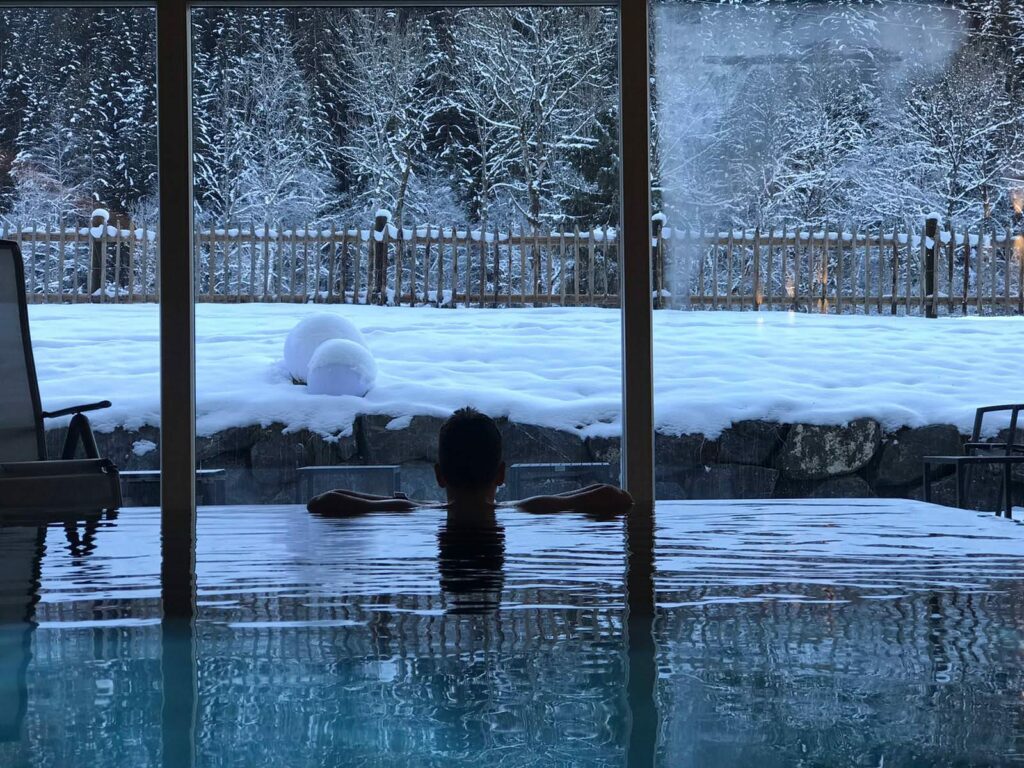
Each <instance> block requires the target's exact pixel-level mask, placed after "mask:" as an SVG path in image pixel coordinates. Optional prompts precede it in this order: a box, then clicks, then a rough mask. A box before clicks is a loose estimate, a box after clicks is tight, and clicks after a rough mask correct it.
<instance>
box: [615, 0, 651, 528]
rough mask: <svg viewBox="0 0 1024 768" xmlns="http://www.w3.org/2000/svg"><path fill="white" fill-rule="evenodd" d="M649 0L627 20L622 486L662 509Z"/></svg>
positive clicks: (623, 60)
mask: <svg viewBox="0 0 1024 768" xmlns="http://www.w3.org/2000/svg"><path fill="white" fill-rule="evenodd" d="M648 13H649V6H648V0H628V2H623V3H622V4H621V6H620V17H619V94H620V96H619V98H620V110H619V114H620V115H621V126H620V129H619V137H620V139H619V140H620V149H621V154H620V157H621V158H622V165H621V170H620V179H621V206H622V216H621V232H620V233H619V243H620V251H619V259H620V261H621V266H620V269H621V272H622V280H621V300H622V430H623V433H622V451H621V461H622V483H623V487H624V488H626V490H628V491H629V492H630V493H631V494H632V495H633V498H634V499H635V500H636V502H637V507H638V508H645V507H649V506H650V505H651V504H652V503H653V502H654V375H653V371H654V360H653V358H654V342H653V308H652V302H651V291H652V284H651V234H650V232H651V230H650V222H651V191H650V178H651V175H650V62H649V61H648V58H649V47H648V45H649V43H648Z"/></svg>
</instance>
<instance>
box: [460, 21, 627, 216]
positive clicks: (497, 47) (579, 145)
mask: <svg viewBox="0 0 1024 768" xmlns="http://www.w3.org/2000/svg"><path fill="white" fill-rule="evenodd" d="M457 24H458V34H457V35H456V38H457V40H458V45H459V49H458V53H457V54H456V58H455V67H456V75H455V78H456V83H457V85H456V90H455V93H454V95H453V99H455V100H456V102H457V105H458V109H459V110H460V112H461V113H462V114H463V116H464V117H465V119H466V122H467V124H468V125H469V126H470V127H469V129H468V130H466V131H463V132H462V134H461V136H460V138H461V139H462V140H463V141H465V142H466V145H467V151H468V152H469V153H470V154H471V155H472V156H473V159H474V160H475V163H476V174H477V184H476V200H475V205H476V207H477V209H478V211H480V214H479V215H480V216H481V218H482V219H483V218H487V213H486V209H488V208H492V207H494V208H498V209H499V210H501V211H502V217H503V218H506V217H509V216H510V215H511V217H512V218H513V220H514V219H523V220H525V221H526V222H527V223H528V225H529V226H531V227H533V226H540V224H541V223H542V222H544V221H551V220H553V219H560V218H561V216H562V213H563V206H564V204H565V203H566V202H567V201H568V200H569V199H570V198H572V197H573V195H575V194H577V193H578V192H580V191H581V190H585V191H588V190H589V188H590V184H591V182H590V181H589V180H588V179H586V178H585V177H584V176H583V175H582V174H581V173H580V169H579V167H578V166H576V165H574V164H573V162H572V159H573V157H574V153H578V152H579V151H580V150H586V149H590V148H593V147H594V146H595V145H596V144H597V143H598V139H597V137H596V136H595V129H596V127H597V119H598V117H599V116H600V115H601V114H604V113H607V111H608V110H609V108H610V105H611V104H613V103H614V101H615V98H616V96H617V86H616V80H615V77H614V75H613V73H614V61H615V34H614V29H615V27H614V23H613V21H612V17H610V16H609V15H608V14H607V13H606V12H605V11H603V10H597V9H587V10H584V11H581V10H580V9H568V8H517V9H497V8H494V9H490V8H488V9H470V10H466V11H463V12H462V13H460V14H459V15H458V17H457ZM576 156H578V155H576ZM491 218H495V217H491Z"/></svg>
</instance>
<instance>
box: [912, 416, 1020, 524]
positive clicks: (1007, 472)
mask: <svg viewBox="0 0 1024 768" xmlns="http://www.w3.org/2000/svg"><path fill="white" fill-rule="evenodd" d="M1021 411H1024V404H1015V405H989V406H985V407H984V408H979V409H978V410H977V411H976V412H975V414H974V430H973V431H972V432H971V439H970V440H969V441H968V442H967V443H966V444H965V445H964V450H965V452H966V455H964V456H925V457H924V500H925V501H931V500H932V471H931V468H932V465H933V464H938V465H947V466H950V465H951V466H953V468H954V471H955V476H956V505H957V506H958V507H960V508H963V507H965V506H966V505H967V490H968V488H969V485H968V482H967V480H968V474H967V471H968V469H969V468H970V467H974V466H977V465H979V464H985V465H988V466H997V467H1002V470H1003V483H1002V485H1003V488H1002V497H1003V498H1002V502H1003V503H1002V507H1003V514H1004V515H1005V516H1006V517H1009V518H1012V517H1013V467H1014V466H1015V465H1017V464H1024V443H1019V442H1017V421H1018V416H1019V415H1020V413H1021ZM1000 412H1002V413H1009V414H1010V428H1009V430H1008V433H1007V438H1006V442H983V441H982V439H981V435H982V422H983V421H984V419H985V415H986V414H989V413H1000Z"/></svg>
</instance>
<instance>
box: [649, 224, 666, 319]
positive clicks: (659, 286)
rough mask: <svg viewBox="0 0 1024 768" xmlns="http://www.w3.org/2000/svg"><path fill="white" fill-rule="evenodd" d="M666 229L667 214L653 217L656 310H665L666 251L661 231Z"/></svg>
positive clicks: (652, 257)
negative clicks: (663, 294) (663, 295)
mask: <svg viewBox="0 0 1024 768" xmlns="http://www.w3.org/2000/svg"><path fill="white" fill-rule="evenodd" d="M664 227H665V214H664V213H656V214H654V215H653V216H652V217H651V261H652V262H653V264H654V308H655V309H662V308H664V300H663V299H662V293H663V291H664V289H665V249H664V248H663V247H662V241H661V230H662V229H663V228H664Z"/></svg>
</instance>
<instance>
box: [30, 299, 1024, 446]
mask: <svg viewBox="0 0 1024 768" xmlns="http://www.w3.org/2000/svg"><path fill="white" fill-rule="evenodd" d="M324 311H328V312H337V313H340V314H342V315H344V316H345V317H348V318H349V319H351V320H352V321H353V322H354V323H355V324H356V325H357V326H359V327H360V328H361V329H362V330H363V332H364V334H365V335H366V339H367V342H368V345H369V347H370V349H371V351H372V352H373V353H374V355H375V356H376V359H377V363H378V366H379V369H380V374H379V377H378V380H377V385H376V387H375V388H374V389H373V390H372V391H371V392H370V393H369V394H368V395H367V396H366V397H365V398H351V397H342V398H336V397H330V396H326V395H325V396H312V395H309V394H308V393H307V392H306V389H305V387H301V386H295V385H293V384H291V382H290V380H289V378H288V376H287V374H286V373H285V372H284V368H283V364H282V362H281V358H282V348H283V345H284V338H285V335H286V334H287V332H288V331H289V330H290V329H291V328H292V327H293V326H294V325H295V323H296V322H298V321H299V320H300V319H301V318H303V317H305V316H307V315H308V314H310V313H314V312H324ZM196 312H197V325H198V331H197V366H198V377H197V378H198V382H197V401H198V402H197V408H198V414H199V416H198V430H199V432H200V433H201V434H211V433H214V432H217V431H219V430H222V429H224V428H227V427H231V426H243V425H250V424H259V423H262V424H269V423H271V422H275V421H276V422H283V423H285V424H287V425H289V426H291V427H293V428H302V427H308V428H312V429H315V430H317V431H320V432H323V433H330V434H336V433H338V432H344V431H346V430H347V429H349V428H350V426H351V423H352V418H353V416H355V415H356V414H358V413H386V414H391V415H394V416H405V415H415V414H434V415H446V414H448V413H450V412H451V411H452V410H453V409H455V408H457V407H460V406H462V405H467V404H468V405H474V406H476V407H478V408H480V409H482V410H484V411H486V412H487V413H490V414H492V415H495V416H499V415H504V416H508V417H509V418H511V419H513V420H515V421H520V422H524V423H532V424H539V425H544V426H550V427H556V428H563V429H575V428H582V430H583V433H584V434H586V435H598V434H617V433H618V432H619V429H620V411H621V409H620V394H619V392H620V371H621V365H620V357H619V355H620V319H619V313H618V311H617V310H607V309H562V308H551V309H512V310H489V309H483V310H474V309H460V310H438V309H432V308H416V309H412V308H405V307H401V308H381V307H363V306H360V307H352V306H340V307H339V306H334V307H329V308H325V307H323V306H313V305H304V306H303V305H272V304H267V305H260V304H256V305H236V306H223V305H210V304H201V305H199V306H198V307H197V309H196ZM30 317H31V323H32V335H33V342H34V347H35V354H36V365H37V368H38V371H39V381H40V389H41V391H42V397H43V404H44V408H51V409H52V408H59V407H62V406H65V405H71V404H74V403H78V402H89V401H92V400H96V399H102V398H106V399H109V400H112V401H113V402H114V407H113V408H112V409H110V410H109V411H104V412H100V413H97V414H95V417H94V423H95V424H96V426H97V427H98V428H99V429H101V430H109V429H112V428H113V427H115V426H117V425H125V426H127V427H137V426H140V425H142V424H157V423H159V386H158V374H157V368H158V352H159V350H158V341H159V334H158V313H157V307H156V306H154V305H127V306H96V305H73V306H59V305H38V306H33V307H31V309H30ZM1022 332H1024V320H1021V319H1020V318H944V319H939V320H926V319H921V318H889V317H880V318H875V317H822V316H817V315H802V314H801V315H797V314H791V313H781V312H779V313H768V312H762V313H738V312H736V313H725V312H719V313H712V312H669V311H664V312H656V313H655V356H656V357H655V365H656V406H657V415H656V420H657V426H658V428H659V429H660V430H662V431H665V432H670V433H684V432H689V433H693V432H703V433H705V434H707V435H709V436H714V435H716V434H717V433H718V432H719V431H720V430H722V429H723V428H724V427H726V426H728V425H729V423H730V422H732V421H734V420H739V419H753V418H758V419H769V420H777V421H780V422H811V423H817V424H839V423H844V422H846V421H848V420H850V419H852V418H856V417H861V416H871V417H874V418H876V419H878V420H880V421H881V422H882V423H883V425H884V426H886V427H888V428H895V427H898V426H901V425H907V426H921V425H925V424H932V423H952V424H956V425H958V426H959V427H960V428H961V430H962V431H965V432H967V431H969V429H970V426H971V423H972V419H973V416H974V409H975V408H976V407H977V406H978V405H982V404H986V403H988V404H991V403H1001V402H1019V401H1021V400H1024V387H1022V386H1021V385H1020V383H1019V374H1020V372H1021V371H1022V370H1024V344H1022V340H1024V333H1022ZM396 426H398V425H396Z"/></svg>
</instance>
